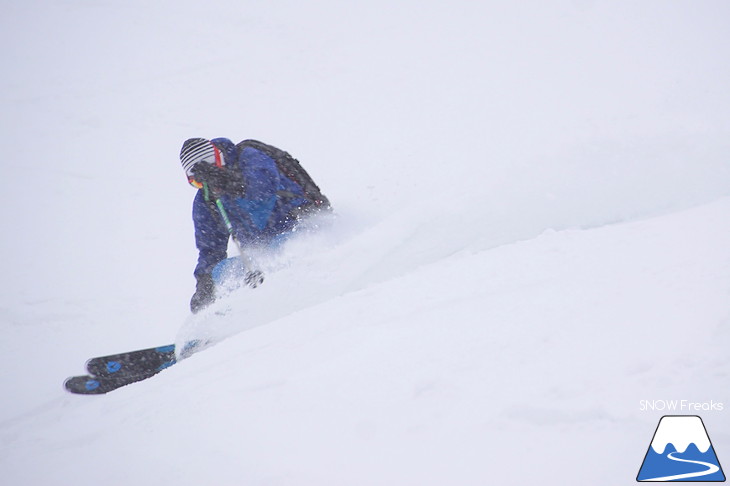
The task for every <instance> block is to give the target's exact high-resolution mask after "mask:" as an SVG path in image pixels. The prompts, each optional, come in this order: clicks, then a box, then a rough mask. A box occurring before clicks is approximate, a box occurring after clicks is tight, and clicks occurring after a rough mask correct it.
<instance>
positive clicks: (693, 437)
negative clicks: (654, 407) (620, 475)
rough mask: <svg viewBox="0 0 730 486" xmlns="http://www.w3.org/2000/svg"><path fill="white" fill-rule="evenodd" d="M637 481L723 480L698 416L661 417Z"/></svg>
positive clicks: (712, 448) (713, 450)
mask: <svg viewBox="0 0 730 486" xmlns="http://www.w3.org/2000/svg"><path fill="white" fill-rule="evenodd" d="M636 480H637V481H640V482H644V481H653V482H668V481H693V482H695V481H708V482H722V481H725V474H724V473H723V471H722V466H720V461H718V459H717V455H716V454H715V448H714V447H712V443H711V442H710V436H709V435H707V429H705V424H704V423H703V422H702V419H701V418H700V417H698V416H697V415H665V416H664V417H662V418H661V419H660V420H659V425H658V426H657V428H656V431H655V432H654V437H653V438H652V440H651V444H649V449H648V450H647V451H646V456H645V457H644V462H643V463H642V464H641V469H639V474H638V475H637V476H636Z"/></svg>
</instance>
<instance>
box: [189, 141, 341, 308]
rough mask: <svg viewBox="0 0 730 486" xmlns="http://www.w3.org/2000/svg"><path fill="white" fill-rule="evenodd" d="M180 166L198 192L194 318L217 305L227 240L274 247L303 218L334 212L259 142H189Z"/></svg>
mask: <svg viewBox="0 0 730 486" xmlns="http://www.w3.org/2000/svg"><path fill="white" fill-rule="evenodd" d="M180 162H181V163H182V166H183V169H184V171H185V174H186V176H187V178H188V182H189V183H190V184H191V185H192V186H193V187H195V188H197V189H198V192H197V194H196V195H195V199H194V201H193V225H194V227H195V245H196V247H197V248H198V252H199V255H198V263H197V265H196V267H195V271H194V272H193V273H194V275H195V279H196V286H195V293H194V294H193V296H192V298H191V299H190V310H191V311H192V312H193V313H197V312H198V311H200V310H201V309H203V308H205V307H207V306H208V305H210V304H211V303H212V302H213V301H214V300H215V283H214V281H213V276H212V272H213V268H214V267H215V266H216V265H217V264H218V263H219V262H221V261H222V260H224V259H225V258H226V257H227V248H228V239H229V237H232V238H233V239H234V241H235V242H236V243H237V244H238V245H239V247H240V248H250V247H269V248H270V247H275V246H276V245H277V244H279V243H280V242H281V241H283V240H284V239H285V238H286V236H287V235H289V234H291V232H292V231H293V230H294V229H295V228H296V226H297V224H298V223H299V222H300V221H301V219H302V218H303V217H304V216H305V215H308V214H311V213H313V212H318V211H321V210H330V209H331V207H330V203H329V201H328V200H327V198H326V197H325V196H324V195H323V194H322V193H321V192H320V190H319V188H318V187H317V185H316V184H314V182H313V181H312V179H311V178H310V177H309V175H308V174H307V173H306V171H305V170H304V169H303V168H302V167H301V165H299V162H298V161H297V160H296V159H294V158H292V157H291V156H290V155H289V154H288V153H286V152H284V151H282V150H280V149H277V148H276V147H273V146H271V145H267V144H264V143H262V142H259V141H256V140H244V141H243V142H240V143H239V144H237V145H236V144H234V143H233V142H231V140H229V139H227V138H215V139H212V140H206V139H204V138H191V139H188V140H186V141H185V142H184V143H183V145H182V149H181V150H180ZM249 270H251V269H249ZM259 275H260V272H259ZM250 276H251V274H249V277H250ZM249 283H250V282H249Z"/></svg>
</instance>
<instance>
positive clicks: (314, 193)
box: [236, 140, 331, 209]
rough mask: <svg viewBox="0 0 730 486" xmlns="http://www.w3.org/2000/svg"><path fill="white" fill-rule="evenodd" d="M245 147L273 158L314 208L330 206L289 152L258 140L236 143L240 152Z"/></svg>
mask: <svg viewBox="0 0 730 486" xmlns="http://www.w3.org/2000/svg"><path fill="white" fill-rule="evenodd" d="M247 147H250V148H253V149H256V150H258V151H260V152H263V153H265V154H266V155H268V156H269V157H271V158H272V159H274V162H276V167H277V168H278V169H279V172H280V173H281V174H283V175H284V176H285V177H286V178H287V179H289V180H291V181H292V182H294V183H295V184H296V185H298V186H299V187H301V189H302V191H303V192H304V196H305V197H306V198H307V199H309V200H310V201H311V202H312V204H313V205H314V206H315V207H316V208H319V209H330V208H331V206H330V202H329V200H328V199H327V197H326V196H325V195H324V194H322V191H320V190H319V187H318V186H317V184H315V183H314V180H312V177H311V176H310V175H309V174H308V173H307V171H306V170H304V168H303V167H302V166H301V164H300V163H299V161H298V160H297V159H295V158H294V157H292V156H291V155H289V153H287V152H285V151H283V150H281V149H278V148H276V147H274V146H273V145H267V144H265V143H263V142H259V141H258V140H244V141H243V142H240V143H239V144H237V145H236V148H237V149H238V153H241V151H242V150H243V149H244V148H247Z"/></svg>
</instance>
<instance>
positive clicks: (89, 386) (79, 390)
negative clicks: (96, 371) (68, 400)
mask: <svg viewBox="0 0 730 486" xmlns="http://www.w3.org/2000/svg"><path fill="white" fill-rule="evenodd" d="M63 387H64V388H65V389H66V391H68V392H71V393H75V394H78V395H99V394H102V393H106V391H104V390H103V389H102V387H101V382H100V381H99V380H98V379H97V378H96V377H93V376H90V375H84V376H71V377H69V378H66V380H65V381H64V382H63Z"/></svg>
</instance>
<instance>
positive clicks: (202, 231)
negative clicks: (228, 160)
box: [193, 190, 229, 277]
mask: <svg viewBox="0 0 730 486" xmlns="http://www.w3.org/2000/svg"><path fill="white" fill-rule="evenodd" d="M193 223H194V225H195V246H196V247H197V248H198V265H197V266H196V267H195V276H196V277H199V276H201V275H210V273H211V272H212V271H213V267H215V265H216V264H217V263H218V262H220V261H221V260H224V259H225V258H226V256H227V250H228V237H229V234H228V230H227V229H226V227H225V225H224V224H223V221H222V220H221V217H220V215H219V214H218V213H214V212H213V211H211V208H210V206H209V205H208V203H206V201H205V198H204V197H203V192H202V190H201V191H198V194H197V195H196V196H195V201H194V202H193Z"/></svg>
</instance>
